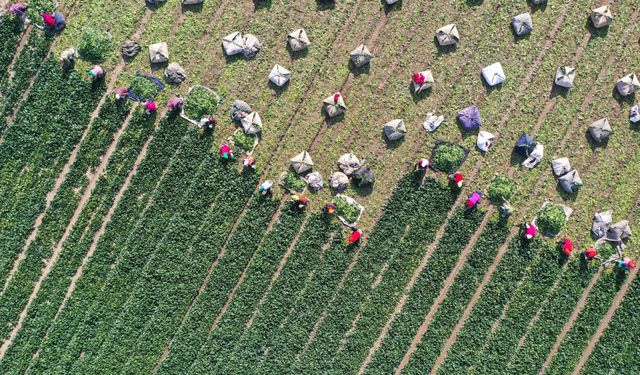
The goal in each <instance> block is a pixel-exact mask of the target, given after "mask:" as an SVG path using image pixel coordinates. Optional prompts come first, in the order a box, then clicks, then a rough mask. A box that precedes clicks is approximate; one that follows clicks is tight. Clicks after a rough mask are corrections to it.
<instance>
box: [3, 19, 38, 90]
mask: <svg viewBox="0 0 640 375" xmlns="http://www.w3.org/2000/svg"><path fill="white" fill-rule="evenodd" d="M0 8H3V7H0ZM31 30H33V25H31V24H29V25H28V26H27V28H26V29H25V31H24V32H23V33H22V36H21V37H20V43H18V48H16V52H15V53H14V55H13V59H12V60H11V63H10V64H9V67H7V71H8V72H9V80H12V79H13V76H14V75H15V74H16V72H15V71H14V70H13V67H14V65H16V60H18V56H20V53H21V52H22V50H23V49H24V46H25V45H26V44H27V41H28V40H29V36H30V35H31Z"/></svg>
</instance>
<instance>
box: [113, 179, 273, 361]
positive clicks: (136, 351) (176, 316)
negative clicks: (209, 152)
mask: <svg viewBox="0 0 640 375" xmlns="http://www.w3.org/2000/svg"><path fill="white" fill-rule="evenodd" d="M208 179H210V177H209V178H208ZM223 183H224V186H223V187H219V188H218V189H217V190H218V191H219V193H218V197H216V200H215V202H214V203H213V204H211V209H210V210H209V212H207V213H206V216H204V218H205V219H204V221H203V222H202V225H203V227H202V228H201V229H200V234H199V235H198V237H197V238H196V240H195V241H192V243H191V244H190V245H189V246H190V258H188V259H186V261H185V262H184V264H176V265H175V267H174V269H175V271H174V273H176V276H179V280H176V281H174V283H176V284H178V281H179V284H180V286H179V287H180V290H175V291H174V290H172V289H171V288H172V286H171V284H169V286H167V285H165V286H164V288H162V289H160V290H159V291H158V292H162V293H163V294H166V295H167V297H166V299H165V300H163V301H161V302H159V303H158V306H157V309H156V310H155V311H154V312H153V314H152V315H149V319H148V322H147V323H146V324H145V326H144V327H143V328H142V329H141V330H140V332H141V334H140V337H139V338H137V341H135V342H134V343H132V345H133V344H135V345H134V346H133V347H132V348H130V349H129V354H127V357H128V358H129V361H128V362H127V363H126V365H125V368H127V369H130V371H131V372H148V371H150V370H151V369H152V368H153V367H154V366H155V365H156V363H157V362H158V358H159V357H160V355H161V354H162V350H163V347H164V346H166V344H167V343H168V342H169V341H170V340H171V338H172V337H173V335H174V334H175V332H176V331H178V330H179V328H180V325H181V324H182V321H183V318H184V317H185V315H186V314H187V313H188V308H189V306H190V303H191V302H192V300H193V298H194V296H195V294H196V291H197V290H198V288H199V286H200V284H201V283H202V280H203V279H204V278H205V274H206V272H207V267H208V266H209V265H210V264H212V262H214V261H215V260H216V259H217V257H218V254H216V252H215V251H212V249H220V248H221V247H222V246H223V244H224V241H225V239H226V238H227V236H228V235H229V232H230V230H231V227H232V224H233V221H234V220H235V219H236V218H237V217H238V215H239V214H240V210H241V209H242V207H244V204H245V201H246V200H247V199H248V198H249V193H250V192H251V191H252V190H253V189H252V188H253V187H254V185H255V184H253V180H251V179H248V180H247V179H244V178H243V177H242V176H240V175H239V174H235V173H234V175H233V176H228V177H227V178H226V179H225V180H223ZM240 191H242V193H239V192H240ZM257 201H258V203H256V204H262V205H263V206H266V207H264V208H262V209H257V208H255V206H251V207H253V208H254V209H255V210H257V211H258V212H256V213H255V215H262V216H250V218H249V217H248V218H247V220H252V225H258V226H259V225H261V224H264V222H263V221H262V220H265V217H267V215H268V214H269V213H272V211H271V210H273V209H274V208H273V205H274V204H275V203H274V202H273V201H269V202H267V203H264V202H261V199H258V200H257ZM265 210H266V211H265ZM267 220H268V219H267ZM209 223H218V225H217V226H216V227H215V229H212V228H210V227H209V226H208V224H209ZM241 225H242V224H241ZM262 226H264V225H262ZM244 228H247V226H246V222H245V226H244ZM251 229H255V227H253V228H251ZM259 233H260V229H256V230H255V235H256V236H257V235H258V234H259ZM244 237H245V239H248V238H249V237H251V236H246V235H245V236H244ZM254 240H255V238H254ZM245 245H246V243H245ZM183 246H185V245H183ZM177 250H178V251H183V249H180V247H179V246H178V247H177ZM172 258H174V259H180V257H179V256H174V257H172ZM223 259H224V260H225V262H224V264H226V265H229V266H230V267H229V268H228V269H227V268H224V269H216V274H215V280H216V281H218V280H223V282H233V281H234V279H233V277H232V276H230V274H231V273H232V272H235V271H234V269H233V268H232V267H231V263H230V262H227V261H226V260H227V258H223ZM221 262H222V260H221ZM181 269H184V271H182V272H180V270H181ZM218 272H219V273H223V274H222V275H220V274H219V273H218ZM224 272H229V273H224ZM219 285H221V284H219ZM219 292H221V291H219ZM187 365H188V364H187Z"/></svg>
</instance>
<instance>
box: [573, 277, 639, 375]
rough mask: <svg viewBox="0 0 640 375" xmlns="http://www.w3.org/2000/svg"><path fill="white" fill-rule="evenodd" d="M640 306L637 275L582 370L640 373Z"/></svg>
mask: <svg viewBox="0 0 640 375" xmlns="http://www.w3.org/2000/svg"><path fill="white" fill-rule="evenodd" d="M638 306H640V278H638V277H636V279H635V280H634V281H633V283H632V284H631V288H630V289H629V290H628V291H627V293H626V294H625V296H624V299H623V300H622V304H621V305H620V307H619V308H618V309H617V310H616V313H615V315H614V316H613V319H612V320H611V322H610V323H609V326H608V327H607V329H606V330H605V331H604V334H603V335H602V337H601V338H600V340H599V341H598V343H597V345H596V347H595V348H594V351H593V353H592V354H591V356H590V357H589V360H588V361H587V363H586V364H585V365H584V368H583V371H582V373H584V374H594V375H610V374H637V373H640V365H639V364H638V346H637V342H638V337H639V336H640V319H638ZM612 359H615V360H612Z"/></svg>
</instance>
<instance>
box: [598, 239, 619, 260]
mask: <svg viewBox="0 0 640 375" xmlns="http://www.w3.org/2000/svg"><path fill="white" fill-rule="evenodd" d="M597 251H598V255H599V256H601V257H602V259H609V257H611V256H612V255H615V254H616V248H615V247H614V246H613V245H612V244H611V243H609V242H605V243H603V244H601V245H600V246H598V248H597Z"/></svg>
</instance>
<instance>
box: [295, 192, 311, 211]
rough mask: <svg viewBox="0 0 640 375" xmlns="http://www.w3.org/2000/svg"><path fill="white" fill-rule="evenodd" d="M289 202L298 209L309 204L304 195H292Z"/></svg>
mask: <svg viewBox="0 0 640 375" xmlns="http://www.w3.org/2000/svg"><path fill="white" fill-rule="evenodd" d="M291 200H292V201H293V203H294V204H295V205H296V207H298V208H299V209H303V208H305V207H307V204H308V203H309V200H308V199H307V197H306V196H305V195H304V194H293V195H292V196H291Z"/></svg>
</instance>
